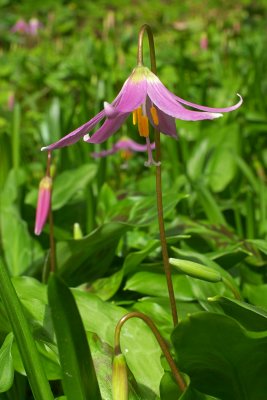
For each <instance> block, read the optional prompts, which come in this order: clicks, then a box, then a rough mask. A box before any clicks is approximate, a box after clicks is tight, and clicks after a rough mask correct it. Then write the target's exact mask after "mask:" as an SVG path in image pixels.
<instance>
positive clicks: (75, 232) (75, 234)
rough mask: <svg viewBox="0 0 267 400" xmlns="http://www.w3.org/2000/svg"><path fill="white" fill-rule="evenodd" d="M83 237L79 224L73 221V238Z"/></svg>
mask: <svg viewBox="0 0 267 400" xmlns="http://www.w3.org/2000/svg"><path fill="white" fill-rule="evenodd" d="M82 238H83V233H82V230H81V227H80V224H78V222H75V224H74V225H73V239H75V240H79V239H82Z"/></svg>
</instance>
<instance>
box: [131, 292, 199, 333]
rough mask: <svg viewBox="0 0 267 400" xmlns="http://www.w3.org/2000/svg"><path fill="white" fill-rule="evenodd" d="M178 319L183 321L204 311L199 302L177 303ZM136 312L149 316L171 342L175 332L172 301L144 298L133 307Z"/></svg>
mask: <svg viewBox="0 0 267 400" xmlns="http://www.w3.org/2000/svg"><path fill="white" fill-rule="evenodd" d="M176 307H177V311H178V319H179V321H181V320H182V319H184V318H186V317H187V316H188V314H193V313H195V312H198V311H203V308H202V307H201V306H200V305H199V303H198V302H196V301H195V302H188V301H176ZM131 309H132V310H134V311H140V312H142V313H144V314H146V315H148V316H149V317H150V318H151V319H152V321H153V322H154V323H155V324H156V326H157V328H158V329H159V331H160V333H161V334H162V335H163V336H164V338H165V339H166V341H169V339H170V335H171V332H172V330H173V321H172V316H171V312H170V300H169V298H167V297H144V298H142V299H140V300H139V301H138V302H136V303H135V304H134V305H133V306H132V307H131Z"/></svg>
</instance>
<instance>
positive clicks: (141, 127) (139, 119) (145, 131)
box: [133, 106, 159, 137]
mask: <svg viewBox="0 0 267 400" xmlns="http://www.w3.org/2000/svg"><path fill="white" fill-rule="evenodd" d="M150 113H151V116H152V119H153V122H154V124H155V125H158V124H159V117H158V113H157V110H156V108H155V107H154V106H152V107H151V108H150ZM136 124H137V126H138V132H139V135H140V136H143V137H148V136H149V124H148V118H147V116H146V115H144V113H143V109H142V107H138V108H137V109H136V110H134V111H133V125H136Z"/></svg>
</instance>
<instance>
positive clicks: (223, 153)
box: [205, 125, 239, 192]
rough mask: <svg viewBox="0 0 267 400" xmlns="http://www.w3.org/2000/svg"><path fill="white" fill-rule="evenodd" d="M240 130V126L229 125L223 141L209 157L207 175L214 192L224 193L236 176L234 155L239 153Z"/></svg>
mask: <svg viewBox="0 0 267 400" xmlns="http://www.w3.org/2000/svg"><path fill="white" fill-rule="evenodd" d="M238 129H239V128H238V125H229V126H228V127H227V132H225V135H224V137H223V139H222V141H221V142H220V143H219V144H218V145H216V147H215V149H213V152H212V153H211V155H210V157H209V160H208V164H207V167H206V170H205V175H207V177H208V181H209V185H210V187H211V189H212V190H213V191H214V192H221V191H223V190H224V189H225V188H226V186H227V185H228V184H229V183H230V182H231V181H232V180H233V178H234V176H235V173H236V169H237V166H236V161H235V158H234V155H235V154H236V153H237V151H238V142H239V135H238ZM226 135H227V136H226Z"/></svg>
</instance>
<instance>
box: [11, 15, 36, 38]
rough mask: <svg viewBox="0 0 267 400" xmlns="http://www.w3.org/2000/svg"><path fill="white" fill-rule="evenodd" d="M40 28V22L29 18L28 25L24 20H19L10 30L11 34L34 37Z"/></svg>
mask: <svg viewBox="0 0 267 400" xmlns="http://www.w3.org/2000/svg"><path fill="white" fill-rule="evenodd" d="M41 27H42V24H41V22H40V21H39V20H38V19H37V18H31V19H30V21H29V23H28V22H26V21H25V20H24V19H19V20H18V21H17V22H16V23H15V25H14V26H13V27H12V28H11V31H12V32H19V33H23V34H25V35H29V36H36V35H37V34H38V30H39V29H40V28H41Z"/></svg>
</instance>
